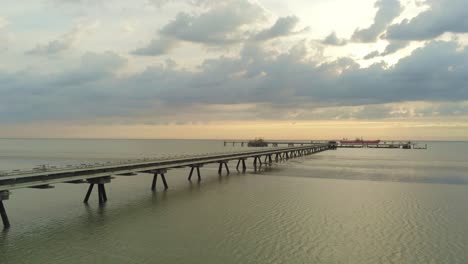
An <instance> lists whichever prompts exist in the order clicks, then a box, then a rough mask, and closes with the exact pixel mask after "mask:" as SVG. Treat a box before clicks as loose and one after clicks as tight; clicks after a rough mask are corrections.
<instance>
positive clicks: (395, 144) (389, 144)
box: [224, 140, 427, 149]
mask: <svg viewBox="0 0 468 264" xmlns="http://www.w3.org/2000/svg"><path fill="white" fill-rule="evenodd" d="M249 142H251V141H250V140H225V141H224V146H231V145H232V146H236V145H240V146H241V147H244V146H248V144H249ZM263 143H265V145H266V146H271V147H279V146H288V147H294V146H307V145H314V144H334V145H336V147H337V148H386V149H427V145H424V146H419V145H418V144H417V143H415V142H413V141H404V140H391V141H390V140H387V141H386V140H383V141H380V142H379V143H368V142H356V143H345V141H341V140H298V141H294V140H283V141H282V140H264V141H263Z"/></svg>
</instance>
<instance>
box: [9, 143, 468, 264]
mask: <svg viewBox="0 0 468 264" xmlns="http://www.w3.org/2000/svg"><path fill="white" fill-rule="evenodd" d="M419 144H420V145H422V146H424V145H425V144H427V146H428V149H427V150H403V149H366V148H363V149H338V150H329V151H325V152H321V153H317V154H314V155H310V156H305V157H300V158H295V159H291V160H289V161H287V162H280V163H274V164H273V165H272V166H264V167H263V168H262V169H261V170H258V171H254V170H253V166H252V162H253V161H252V160H248V161H247V168H248V169H247V171H246V173H241V172H237V171H236V170H235V165H236V164H235V162H234V161H231V162H230V164H229V165H230V169H231V173H230V175H226V174H225V173H224V174H223V175H222V176H219V175H218V173H217V168H216V165H212V166H205V167H203V168H201V174H202V181H201V182H197V181H193V182H189V181H187V176H188V173H189V169H188V168H181V169H173V170H170V171H168V173H167V174H166V178H167V181H168V184H169V189H168V190H167V191H164V190H163V189H162V186H157V191H156V192H152V191H151V189H150V186H151V180H152V175H148V174H138V175H135V176H116V177H115V178H114V179H112V181H111V183H109V184H107V185H106V190H107V196H108V199H109V200H108V202H107V203H106V204H105V205H104V206H99V204H98V201H97V197H96V196H97V195H96V194H95V193H94V194H93V195H92V197H91V199H90V201H89V204H88V205H85V204H84V203H83V198H84V196H85V193H86V191H87V188H88V186H87V184H66V183H63V184H56V185H55V188H53V189H45V190H43V189H17V190H12V191H11V194H10V199H9V200H7V201H4V205H5V207H6V210H7V212H8V216H9V218H10V222H11V224H12V226H11V228H10V229H8V230H4V231H3V232H0V263H1V264H10V263H11V264H19V263H28V264H29V263H47V264H55V263H67V264H73V263H112V264H114V263H203V264H208V263H213V264H221V263H222V264H229V263H233V264H234V263H236V264H237V263H252V264H254V263H278V264H279V263H330V264H336V263H355V264H367V263H368V264H371V263H372V264H374V263H408V264H410V263H411V264H418V263H421V264H427V263H450V264H456V263H460V264H466V263H468V142H419ZM242 150H248V149H247V147H241V146H239V145H237V146H231V145H230V144H228V145H227V146H224V144H223V141H217V140H123V139H95V140H94V139H0V171H10V170H17V169H19V170H25V169H30V168H33V167H36V166H40V165H46V166H51V167H52V166H55V167H61V166H67V165H79V164H95V163H101V164H102V163H106V162H125V161H128V160H134V159H141V158H164V157H169V156H180V155H191V154H202V153H223V152H231V151H242Z"/></svg>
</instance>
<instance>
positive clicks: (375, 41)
mask: <svg viewBox="0 0 468 264" xmlns="http://www.w3.org/2000/svg"><path fill="white" fill-rule="evenodd" d="M0 7H1V8H0V137H20V138H43V137H45V138H215V139H236V138H239V139H240V138H243V139H248V138H255V137H264V138H269V139H340V138H354V137H365V138H369V139H371V138H372V139H404V140H406V139H414V140H418V139H420V140H468V5H466V3H465V1H463V0H400V1H399V0H377V1H375V0H359V1H347V0H289V1H284V0H257V1H254V0H133V1H126V0H113V1H106V0H35V1H31V0H16V1H10V0H0Z"/></svg>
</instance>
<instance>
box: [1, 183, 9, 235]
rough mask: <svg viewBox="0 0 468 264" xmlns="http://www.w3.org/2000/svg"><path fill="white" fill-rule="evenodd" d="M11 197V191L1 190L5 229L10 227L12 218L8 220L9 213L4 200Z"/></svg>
mask: <svg viewBox="0 0 468 264" xmlns="http://www.w3.org/2000/svg"><path fill="white" fill-rule="evenodd" d="M9 198H10V192H9V191H0V216H1V217H2V222H3V229H8V228H10V220H8V215H7V213H6V209H5V206H4V205H3V201H6V200H8V199H9Z"/></svg>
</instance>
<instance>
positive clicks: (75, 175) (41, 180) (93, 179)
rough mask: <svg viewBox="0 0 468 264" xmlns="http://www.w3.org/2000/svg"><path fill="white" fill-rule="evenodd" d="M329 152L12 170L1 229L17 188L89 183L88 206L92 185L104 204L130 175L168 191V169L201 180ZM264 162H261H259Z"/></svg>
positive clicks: (3, 188) (2, 191)
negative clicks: (213, 167) (211, 167)
mask: <svg viewBox="0 0 468 264" xmlns="http://www.w3.org/2000/svg"><path fill="white" fill-rule="evenodd" d="M329 149H336V145H335V144H332V143H315V144H311V143H310V142H309V144H308V145H305V146H298V147H283V148H270V149H257V150H250V151H241V152H231V153H218V154H204V155H193V156H183V157H174V158H167V159H157V160H139V161H136V162H128V163H119V164H104V165H99V166H88V165H85V164H83V166H79V167H72V168H70V167H65V168H46V167H44V168H35V169H33V170H28V171H20V170H15V171H11V172H3V173H0V216H1V218H2V222H3V226H4V227H5V228H8V227H10V222H9V219H8V216H7V213H6V210H5V206H4V204H3V201H5V200H8V199H9V195H10V190H13V189H19V188H36V189H49V188H53V187H54V186H53V185H52V184H57V183H72V184H89V188H88V191H87V193H86V195H85V198H84V201H83V202H84V203H87V202H88V200H89V197H90V195H91V193H92V191H93V188H94V187H95V185H97V191H98V200H99V203H100V204H103V203H105V202H106V201H107V193H106V189H105V184H108V183H110V182H111V180H112V179H113V176H131V175H137V174H138V173H148V174H152V175H153V180H152V182H151V190H152V191H155V190H156V183H157V179H158V176H160V177H161V180H162V183H163V185H164V190H167V189H168V184H167V180H166V176H165V174H166V173H167V171H168V170H169V169H175V168H185V167H187V168H190V173H189V175H188V180H189V181H190V180H191V179H192V175H193V173H194V171H195V170H196V173H197V178H198V181H200V180H201V175H200V168H201V167H203V165H206V164H213V163H215V164H216V163H218V164H219V167H218V173H219V174H220V175H221V174H222V173H223V168H225V170H226V173H227V174H229V173H230V171H229V167H228V162H229V161H237V166H236V169H237V170H239V168H241V170H242V172H245V171H246V169H247V166H246V163H245V162H246V160H247V159H253V166H254V168H255V169H256V168H257V166H261V165H262V164H271V163H273V161H275V162H279V161H281V160H288V159H290V158H295V157H299V156H304V155H311V154H314V153H318V152H322V151H325V150H329ZM262 159H263V161H262Z"/></svg>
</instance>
